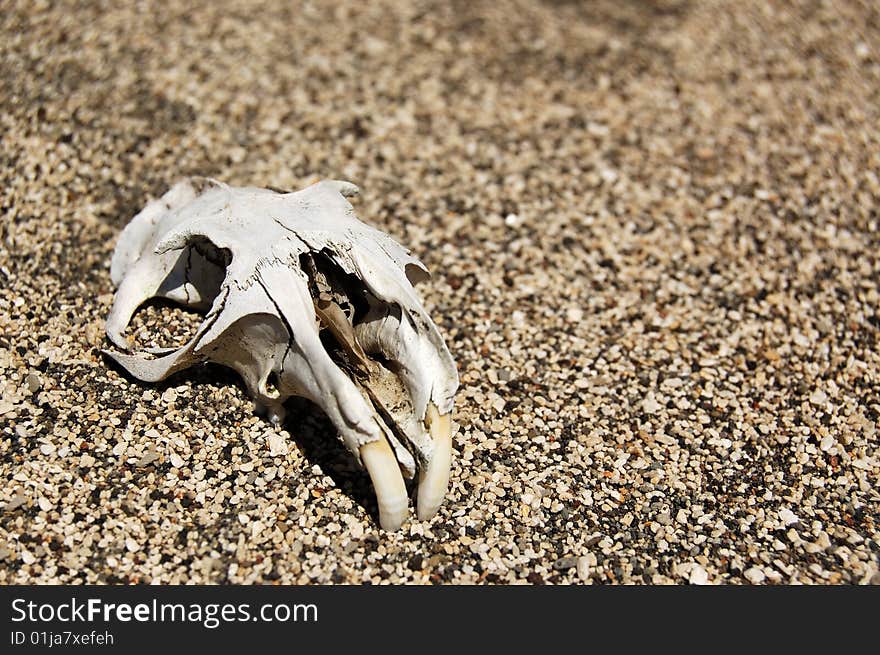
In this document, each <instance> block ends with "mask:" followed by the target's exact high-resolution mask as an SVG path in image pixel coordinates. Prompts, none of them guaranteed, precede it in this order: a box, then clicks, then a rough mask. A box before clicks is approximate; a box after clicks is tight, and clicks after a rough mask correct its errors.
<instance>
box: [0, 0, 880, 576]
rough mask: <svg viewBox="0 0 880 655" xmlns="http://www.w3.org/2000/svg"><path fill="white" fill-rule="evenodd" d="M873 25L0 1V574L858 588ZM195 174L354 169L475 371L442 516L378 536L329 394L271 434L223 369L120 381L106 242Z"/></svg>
mask: <svg viewBox="0 0 880 655" xmlns="http://www.w3.org/2000/svg"><path fill="white" fill-rule="evenodd" d="M878 30H880V28H878V21H877V18H876V9H874V8H873V7H872V6H871V5H870V3H856V2H835V3H828V4H821V3H819V4H817V3H813V2H802V3H786V4H785V5H779V6H777V5H772V6H771V5H768V4H767V3H763V2H738V1H733V0H730V1H726V2H719V3H696V2H686V1H683V0H656V1H654V2H645V3H617V2H611V1H610V0H608V1H605V0H599V1H598V2H591V3H566V2H550V1H548V2H539V3H534V2H519V1H518V0H517V1H514V0H511V2H510V3H502V4H497V3H490V2H480V1H477V2H462V3H459V2H454V3H424V2H420V3H409V2H379V3H367V4H363V5H361V4H356V3H342V2H322V3H306V4H303V5H302V7H301V8H297V9H296V10H292V9H290V8H288V7H287V5H285V4H284V3H274V2H265V3H260V2H257V3H241V4H239V3H236V2H211V3H207V2H195V3H176V2H169V3H155V4H151V3H150V2H138V3H114V5H113V8H112V9H107V8H106V7H104V6H102V5H100V4H98V3H95V4H91V3H82V5H81V6H78V9H77V11H75V12H71V11H69V10H67V9H66V8H65V7H63V6H62V5H61V4H58V3H48V2H31V1H28V2H23V1H20V2H16V1H13V2H11V3H10V2H7V3H5V4H4V10H3V11H2V12H0V37H2V38H0V208H2V210H0V475H2V484H0V554H2V556H0V584H10V583H97V584H113V583H180V582H194V583H232V584H249V583H264V582H273V583H281V584H289V583H328V584H333V583H354V584H361V583H371V584H400V583H412V584H447V583H448V584H476V583H481V584H569V583H578V584H580V583H583V584H633V583H641V584H687V583H694V584H701V583H706V582H710V583H712V584H749V583H752V584H796V583H806V584H865V583H874V584H876V583H877V580H878V576H880V573H878V570H880V559H878V553H880V536H878V521H880V516H878V507H880V493H878V488H880V483H878V478H880V452H878V442H877V422H878V417H880V403H878V397H880V395H878V392H880V373H878V372H880V349H878V331H880V314H878V308H880V258H878V252H880V237H878V235H880V229H878V228H880V225H878V223H880V216H878V207H880V173H878V171H880V130H878V128H877V125H880V116H878V113H880V97H878V96H880V52H878V50H877V47H876V44H877V43H880V34H878ZM186 175H208V176H213V177H216V178H218V179H221V180H223V181H226V182H229V183H231V184H235V185H255V186H273V187H276V188H281V189H295V188H301V187H303V186H305V185H307V184H309V183H311V182H314V181H316V180H318V179H322V178H343V179H349V180H351V181H353V182H355V183H357V184H358V185H359V186H360V187H361V190H362V195H361V197H360V198H359V199H358V200H357V201H356V210H357V212H358V214H359V215H360V216H361V217H362V218H363V219H365V220H367V221H368V222H370V223H372V224H374V225H376V226H377V227H379V228H381V229H383V230H385V231H387V232H389V233H391V234H392V235H394V236H395V237H396V238H397V239H398V240H399V241H401V242H402V243H404V244H405V245H406V246H408V247H409V248H411V249H412V250H413V252H414V253H415V254H416V255H418V256H419V257H420V258H422V259H423V260H424V262H425V263H426V264H427V265H428V267H429V268H430V269H431V271H432V274H433V276H432V278H431V280H429V281H428V282H426V283H424V284H423V285H421V286H420V287H419V290H420V293H421V294H422V296H423V298H424V301H425V305H426V308H427V309H428V310H429V312H430V314H431V316H432V318H434V319H435V321H436V322H437V324H438V326H439V328H440V330H441V332H442V333H443V334H444V336H445V337H446V339H447V341H448V344H449V347H450V349H451V351H452V353H453V355H454V356H455V358H456V360H457V362H458V365H459V370H460V374H461V380H462V386H461V391H460V393H459V396H458V398H457V405H456V413H455V421H456V424H457V433H456V436H455V457H454V463H453V470H452V476H451V482H450V491H449V494H448V498H447V500H446V503H445V504H444V505H443V507H442V508H441V510H440V512H439V514H438V516H437V517H436V518H434V519H433V520H431V521H430V522H425V523H420V522H418V521H415V520H410V521H408V522H407V523H406V524H404V527H403V529H402V530H401V531H399V532H397V533H393V534H386V533H384V532H382V531H381V530H379V529H378V528H377V523H376V514H377V512H376V506H375V502H374V500H373V496H372V492H371V489H370V486H369V483H368V480H367V478H366V476H365V475H364V474H363V472H361V471H359V470H358V469H357V467H356V466H355V465H354V463H353V462H352V461H351V458H350V457H349V456H347V454H346V453H345V451H344V450H343V449H342V448H341V446H340V444H339V440H338V438H337V436H336V435H335V433H334V431H333V429H332V426H331V425H330V424H329V422H328V421H327V419H326V418H325V417H323V416H322V415H321V414H320V412H318V411H317V410H316V409H315V408H314V407H313V406H311V405H309V404H308V403H304V402H293V403H291V406H290V407H289V418H288V420H287V422H286V423H285V425H284V426H283V428H282V429H279V430H275V429H273V428H272V427H271V426H270V425H269V424H268V423H267V422H266V421H265V420H264V419H263V418H262V417H260V416H258V415H256V414H255V413H254V411H253V404H252V403H251V401H250V400H249V399H248V398H247V396H246V393H245V391H244V388H243V385H242V383H241V382H240V380H238V379H237V377H236V376H235V375H234V374H233V373H231V372H230V371H227V370H225V369H222V368H220V367H217V366H204V367H201V368H196V369H193V370H190V371H187V372H183V373H180V374H178V375H176V376H175V377H174V378H172V379H171V380H168V381H167V382H165V383H162V384H155V385H150V384H144V383H141V382H138V381H136V380H133V379H131V378H130V377H128V376H126V375H125V374H124V372H123V371H121V370H120V369H118V368H117V367H115V366H113V365H111V364H110V363H109V362H108V361H107V360H106V359H105V358H104V357H103V356H102V354H101V352H100V349H101V348H102V347H105V346H106V345H107V342H106V340H105V337H104V319H105V317H106V316H107V313H108V310H109V308H110V304H111V303H112V298H113V296H112V294H113V287H112V284H111V282H110V277H109V261H110V257H111V253H112V250H113V246H114V244H115V240H116V238H117V237H118V235H119V232H120V230H121V229H122V227H123V226H124V225H125V224H126V223H127V221H128V220H129V219H130V218H131V217H132V216H133V215H134V213H136V212H137V211H138V210H139V209H140V208H141V207H143V206H144V204H145V203H146V202H147V201H148V200H149V199H150V198H154V197H157V196H158V195H160V194H162V193H164V191H166V190H167V189H168V187H169V186H170V185H171V184H173V183H174V182H175V181H176V180H178V179H179V178H181V177H183V176H186ZM198 321H199V317H198V316H195V315H192V314H188V313H186V312H182V311H180V310H178V309H176V308H174V307H171V306H166V305H162V304H154V305H150V306H147V307H145V308H143V309H142V310H141V311H140V312H139V313H138V315H137V317H136V319H135V322H134V324H133V330H132V335H133V339H134V340H135V343H136V344H137V345H138V346H141V347H148V346H168V345H173V344H175V343H182V342H183V341H185V340H186V339H187V338H188V335H190V334H192V331H193V329H194V327H195V326H196V325H197V324H198Z"/></svg>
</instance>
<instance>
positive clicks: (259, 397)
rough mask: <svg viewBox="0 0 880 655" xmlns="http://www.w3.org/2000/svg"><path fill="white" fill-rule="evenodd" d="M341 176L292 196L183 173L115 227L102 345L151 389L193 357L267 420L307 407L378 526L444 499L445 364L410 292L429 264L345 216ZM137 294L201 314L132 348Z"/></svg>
mask: <svg viewBox="0 0 880 655" xmlns="http://www.w3.org/2000/svg"><path fill="white" fill-rule="evenodd" d="M357 191H358V190H357V187H355V186H354V185H353V184H350V183H348V182H338V181H324V182H319V183H317V184H313V185H312V186H310V187H307V188H305V189H303V190H301V191H296V192H291V193H281V192H276V191H272V190H268V189H258V188H236V187H230V186H227V185H225V184H222V183H220V182H217V181H215V180H209V179H202V178H193V179H190V180H186V181H183V182H180V183H178V184H176V185H175V186H174V187H172V188H171V189H170V190H169V191H168V192H167V193H166V194H165V195H164V196H162V197H161V198H160V199H158V200H154V201H152V202H150V203H149V204H148V205H147V206H146V207H145V208H144V209H143V211H141V212H140V213H139V214H138V215H137V216H135V217H134V218H133V219H132V221H131V223H129V225H128V226H127V227H126V228H125V230H123V232H122V234H121V236H120V238H119V242H118V244H117V246H116V250H115V252H114V254H113V260H112V263H111V268H110V275H111V278H112V280H113V283H114V284H115V285H116V286H117V292H116V296H115V299H114V303H113V308H112V309H111V312H110V315H109V317H108V319H107V326H106V329H107V335H108V337H109V338H110V340H111V341H112V342H113V343H114V344H115V345H116V346H117V347H118V348H119V349H121V351H120V350H108V351H105V352H106V353H107V354H108V355H109V356H110V357H112V358H113V359H114V360H116V361H117V362H118V363H119V364H120V365H122V366H123V367H124V368H125V369H126V370H128V372H129V373H131V374H132V375H133V376H134V377H136V378H139V379H141V380H144V381H148V382H156V381H159V380H162V379H165V378H166V377H168V376H169V375H171V374H173V373H175V372H177V371H180V370H182V369H184V368H186V367H189V366H192V365H194V364H198V363H202V362H215V363H219V364H223V365H226V366H229V367H231V368H233V369H235V370H236V371H238V373H239V374H240V375H241V376H242V378H243V379H244V382H245V384H246V385H247V388H248V390H249V391H250V393H251V395H252V396H253V398H254V400H255V402H256V403H257V404H258V406H262V407H264V408H266V410H267V411H268V415H269V417H270V419H271V420H272V421H273V422H274V423H276V424H277V423H280V422H281V421H282V420H283V418H284V407H283V405H284V402H285V400H286V399H287V398H289V397H290V396H303V397H305V398H308V399H309V400H311V401H313V402H314V403H316V404H317V405H318V406H320V407H321V408H322V409H323V410H324V412H325V413H326V414H327V416H328V417H329V418H330V420H331V421H332V422H333V424H334V425H335V426H336V428H337V429H338V431H339V434H340V436H341V437H342V440H343V442H344V443H345V445H346V446H347V448H348V449H349V450H350V451H351V453H352V454H353V455H354V457H355V458H356V459H357V461H358V462H360V463H361V464H362V465H363V466H364V468H366V470H367V472H368V473H369V475H370V479H371V480H372V482H373V488H374V490H375V492H376V497H377V501H378V505H379V515H380V523H381V525H382V527H383V528H385V529H386V530H395V529H397V528H399V527H400V525H401V523H402V522H403V521H404V520H405V518H406V516H407V513H408V509H407V505H408V501H407V492H406V486H405V484H404V478H406V479H413V478H415V477H416V473H418V476H417V479H418V487H417V492H416V493H417V507H418V518H419V519H421V520H426V519H428V518H430V517H431V516H433V515H434V514H435V513H436V511H437V509H438V507H439V506H440V503H441V502H442V500H443V497H444V495H445V493H446V487H447V484H448V481H449V469H450V465H451V455H452V427H451V425H452V423H451V420H450V414H451V412H452V404H453V396H454V395H455V392H456V390H457V388H458V374H457V371H456V367H455V363H454V361H453V360H452V356H451V355H450V353H449V350H448V349H447V348H446V345H445V343H444V342H443V339H442V338H441V337H440V334H439V332H438V331H437V328H436V326H435V325H434V323H433V322H432V321H431V319H430V318H429V316H428V315H427V313H426V312H425V310H424V308H423V307H422V304H421V302H420V300H419V298H418V296H417V295H416V293H415V290H414V289H413V285H414V284H416V283H417V282H419V281H420V280H423V279H425V278H427V273H428V272H427V269H426V268H425V267H424V266H423V265H422V263H421V262H419V261H418V260H417V259H415V258H414V257H412V256H411V255H410V254H409V252H408V251H407V250H406V249H404V248H403V247H401V246H400V245H399V244H398V243H396V242H395V241H394V240H393V239H391V237H389V236H388V235H387V234H384V233H383V232H380V231H379V230H376V229H374V228H372V227H369V226H368V225H365V224H364V223H362V222H361V221H359V220H358V219H357V218H356V217H355V215H354V210H353V208H352V206H351V204H350V203H349V202H348V200H346V198H347V197H350V196H353V195H355V194H356V193H357ZM150 298H167V299H170V300H173V301H176V302H178V303H180V304H182V305H185V306H187V307H189V308H192V309H195V310H199V311H201V312H203V313H204V320H203V322H202V323H201V325H200V326H199V328H198V330H197V331H196V333H195V335H194V336H193V337H192V339H190V340H189V342H187V343H186V344H184V345H183V346H181V347H179V348H165V349H156V350H151V351H149V352H140V353H132V352H130V348H131V346H130V344H129V341H128V340H127V339H126V337H125V335H124V333H125V329H126V327H127V326H128V324H129V322H130V321H131V319H132V316H133V315H134V313H135V312H136V311H137V309H138V307H140V306H141V305H142V304H143V303H144V302H145V301H147V300H148V299H150Z"/></svg>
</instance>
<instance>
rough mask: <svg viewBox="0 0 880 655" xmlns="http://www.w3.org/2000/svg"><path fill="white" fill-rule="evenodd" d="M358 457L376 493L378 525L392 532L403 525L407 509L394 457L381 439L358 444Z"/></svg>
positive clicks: (402, 484) (405, 496)
mask: <svg viewBox="0 0 880 655" xmlns="http://www.w3.org/2000/svg"><path fill="white" fill-rule="evenodd" d="M360 456H361V461H362V462H363V463H364V467H365V468H366V469H367V472H368V473H369V474H370V480H372V482H373V490H374V491H375V492H376V503H377V504H378V505H379V524H380V525H381V526H382V529H383V530H388V531H389V532H393V531H394V530H397V529H399V528H400V526H401V525H402V524H403V522H404V520H405V519H406V515H407V511H408V508H407V505H408V503H407V494H406V485H405V484H404V483H403V476H402V475H401V474H400V466H398V464H397V459H396V458H395V457H394V453H393V452H392V451H391V446H389V445H388V442H387V441H385V439H378V440H376V441H371V442H369V443H366V444H364V445H363V446H361V448H360Z"/></svg>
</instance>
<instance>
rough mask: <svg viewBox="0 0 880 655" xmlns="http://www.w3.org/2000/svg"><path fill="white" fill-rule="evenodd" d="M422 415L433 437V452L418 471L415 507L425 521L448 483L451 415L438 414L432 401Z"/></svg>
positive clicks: (450, 457) (450, 450)
mask: <svg viewBox="0 0 880 655" xmlns="http://www.w3.org/2000/svg"><path fill="white" fill-rule="evenodd" d="M425 419H426V423H427V424H428V429H429V430H430V431H431V437H432V438H433V440H434V453H433V456H432V457H431V461H430V462H429V463H428V465H427V466H426V467H423V468H422V470H421V471H420V473H419V491H418V499H417V511H418V517H419V520H420V521H427V520H428V519H430V518H431V517H432V516H434V514H436V513H437V510H438V509H439V508H440V504H441V503H442V502H443V497H444V496H445V495H446V488H447V487H448V486H449V472H450V469H451V467H452V421H451V419H450V415H449V414H440V412H439V410H438V409H437V407H436V406H435V405H434V403H431V404H429V405H428V413H427V416H426V417H425Z"/></svg>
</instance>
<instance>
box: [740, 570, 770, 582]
mask: <svg viewBox="0 0 880 655" xmlns="http://www.w3.org/2000/svg"><path fill="white" fill-rule="evenodd" d="M743 575H744V576H745V577H746V580H748V581H749V582H751V583H752V584H761V583H762V582H764V579H765V578H766V577H767V576H765V575H764V572H763V571H762V570H761V569H759V568H758V567H757V566H752V567H750V568H748V569H746V570H745V572H744V573H743Z"/></svg>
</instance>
